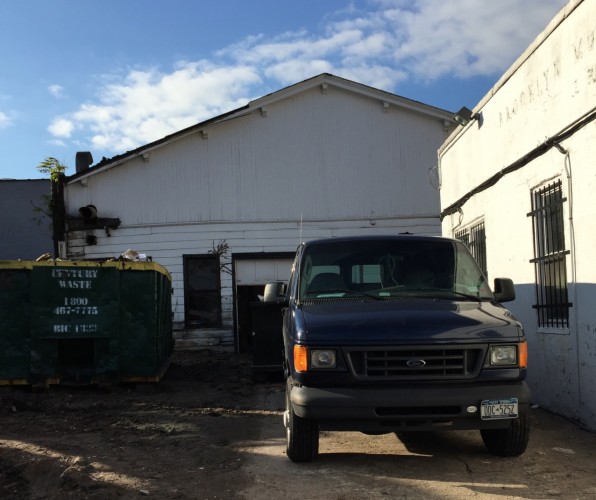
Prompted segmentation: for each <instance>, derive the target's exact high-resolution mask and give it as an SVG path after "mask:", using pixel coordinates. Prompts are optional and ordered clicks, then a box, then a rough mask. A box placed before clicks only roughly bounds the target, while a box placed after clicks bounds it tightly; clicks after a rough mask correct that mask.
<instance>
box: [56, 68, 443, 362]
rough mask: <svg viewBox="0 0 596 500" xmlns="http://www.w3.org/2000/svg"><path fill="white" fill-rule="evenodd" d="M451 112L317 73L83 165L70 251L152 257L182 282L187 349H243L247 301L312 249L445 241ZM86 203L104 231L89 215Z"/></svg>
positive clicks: (73, 187) (73, 182)
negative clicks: (314, 242) (314, 245)
mask: <svg viewBox="0 0 596 500" xmlns="http://www.w3.org/2000/svg"><path fill="white" fill-rule="evenodd" d="M452 116H453V114H452V113H450V112H447V111H445V110H442V109H438V108H435V107H432V106H428V105H425V104H422V103H420V102H416V101H412V100H409V99H405V98H403V97H400V96H397V95H394V94H391V93H387V92H384V91H381V90H378V89H374V88H371V87H367V86H365V85H361V84H358V83H355V82H352V81H349V80H345V79H342V78H339V77H336V76H333V75H329V74H322V75H319V76H316V77H314V78H311V79H309V80H306V81H303V82H301V83H298V84H296V85H293V86H290V87H287V88H284V89H282V90H280V91H278V92H275V93H272V94H270V95H267V96H264V97H262V98H259V99H256V100H254V101H251V102H250V103H248V104H247V105H246V106H244V107H242V108H239V109H236V110H234V111H231V112H229V113H226V114H224V115H221V116H218V117H215V118H213V119H210V120H207V121H205V122H202V123H199V124H197V125H195V126H192V127H190V128H188V129H185V130H182V131H180V132H177V133H175V134H172V135H171V136H167V137H165V138H163V139H161V140H158V141H156V142H153V143H151V144H147V145H145V146H142V147H140V148H138V149H136V150H134V151H130V152H127V153H125V154H122V155H119V156H116V157H114V158H111V159H104V160H102V161H101V162H99V163H98V164H96V165H93V166H91V167H89V164H90V162H88V164H82V165H79V166H77V173H76V174H75V175H73V176H71V177H69V178H68V179H67V182H66V186H65V205H66V214H67V222H68V230H67V234H66V243H65V255H66V257H68V258H72V259H77V260H81V259H102V258H110V257H117V256H119V255H120V254H121V253H123V252H124V251H126V250H127V249H132V250H135V251H137V252H139V253H141V254H146V255H147V256H150V257H151V258H152V259H153V260H154V261H156V262H159V263H161V264H162V265H164V266H166V268H167V269H168V270H169V272H170V273H171V275H172V278H173V297H172V307H173V310H174V322H175V328H176V329H178V330H182V329H183V330H184V332H185V333H184V335H183V336H182V337H181V339H180V340H181V341H184V338H187V337H191V340H190V341H189V342H192V343H196V344H198V345H232V344H233V345H234V346H235V347H236V349H238V350H245V349H247V348H248V346H249V344H250V320H249V319H248V318H249V314H248V305H249V304H250V302H251V301H254V300H257V296H258V295H259V294H262V292H263V286H264V284H265V283H266V282H269V281H274V280H281V281H284V280H287V278H288V276H289V270H290V266H291V263H292V259H293V255H294V252H295V250H296V247H297V245H298V243H299V242H300V241H301V240H309V239H313V238H319V237H332V236H340V235H353V234H374V233H376V234H396V233H400V232H410V233H415V234H435V235H439V234H440V233H441V223H440V202H439V193H438V191H437V185H436V184H437V183H436V181H435V182H433V178H432V176H431V177H429V172H431V171H432V167H433V166H434V165H436V152H437V149H438V148H439V146H440V145H441V144H442V143H443V142H444V141H445V139H446V138H447V137H448V136H449V134H450V133H451V132H452V131H453V130H454V127H455V122H453V120H452ZM89 159H90V158H89ZM82 163H84V162H82ZM87 207H89V210H91V209H93V210H94V211H96V215H97V219H95V221H90V220H87V219H84V218H81V217H80V214H81V213H82V212H80V211H79V209H81V208H82V209H83V212H84V211H85V209H86V208H87ZM98 221H99V223H98Z"/></svg>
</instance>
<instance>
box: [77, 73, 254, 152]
mask: <svg viewBox="0 0 596 500" xmlns="http://www.w3.org/2000/svg"><path fill="white" fill-rule="evenodd" d="M259 82H260V77H259V76H258V73H257V72H256V71H255V70H254V69H253V68H250V67H245V66H239V67H218V66H215V65H213V64H211V63H207V62H204V61H201V62H192V63H189V62H181V63H178V65H177V67H176V69H175V71H174V72H172V73H170V74H164V73H160V72H158V71H157V70H146V71H140V70H135V71H131V72H130V73H129V74H128V75H127V77H126V79H125V80H124V81H122V82H120V83H112V84H110V85H108V86H106V87H105V88H104V89H103V91H102V93H101V95H100V98H99V102H98V103H96V104H84V105H82V106H81V107H80V108H79V110H78V111H76V112H75V113H73V114H72V115H71V119H72V120H73V121H75V122H76V123H77V124H78V125H79V126H82V127H86V128H88V129H89V130H90V131H91V132H92V137H91V143H92V146H93V147H95V148H99V149H105V150H108V151H123V150H128V149H132V148H135V147H137V146H139V145H140V144H143V143H147V142H151V141H154V140H156V139H159V138H161V137H163V136H165V135H168V134H171V133H173V132H176V131H178V130H180V129H182V128H185V127H188V126H190V125H193V124H195V123H198V122H200V121H202V120H205V119H207V118H211V117H213V116H217V115H219V114H221V113H223V112H225V111H229V110H231V109H234V108H236V107H239V106H242V105H244V104H246V102H247V100H248V99H247V98H246V97H245V96H247V95H248V93H249V91H250V89H251V86H253V85H254V84H256V83H259Z"/></svg>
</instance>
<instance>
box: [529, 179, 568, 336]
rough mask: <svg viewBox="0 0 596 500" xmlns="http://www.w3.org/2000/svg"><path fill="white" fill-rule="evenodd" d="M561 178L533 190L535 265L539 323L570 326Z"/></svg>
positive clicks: (563, 326) (551, 325)
mask: <svg viewBox="0 0 596 500" xmlns="http://www.w3.org/2000/svg"><path fill="white" fill-rule="evenodd" d="M566 201H567V198H564V197H563V188H562V183H561V181H560V180H559V181H556V182H553V183H551V184H548V185H546V186H544V187H541V188H539V189H536V190H534V191H532V211H531V212H530V213H529V214H528V216H531V217H532V227H533V232H534V258H533V259H532V260H531V261H530V262H532V263H533V264H534V270H535V274H536V304H534V305H533V307H534V309H536V311H537V313H538V326H542V327H554V328H566V327H568V326H569V308H570V307H571V305H572V304H571V303H569V300H568V293H567V258H566V257H567V254H568V253H569V250H566V248H565V231H564V225H563V204H564V203H565V202H566Z"/></svg>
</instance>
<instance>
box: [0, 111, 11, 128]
mask: <svg viewBox="0 0 596 500" xmlns="http://www.w3.org/2000/svg"><path fill="white" fill-rule="evenodd" d="M11 125H12V118H11V117H10V116H8V115H7V114H6V113H3V112H2V111H0V129H3V128H8V127H10V126H11Z"/></svg>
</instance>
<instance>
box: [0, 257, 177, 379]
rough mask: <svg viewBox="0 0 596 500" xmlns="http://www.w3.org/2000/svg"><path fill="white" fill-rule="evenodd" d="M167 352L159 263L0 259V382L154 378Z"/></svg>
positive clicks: (166, 308)
mask: <svg viewBox="0 0 596 500" xmlns="http://www.w3.org/2000/svg"><path fill="white" fill-rule="evenodd" d="M172 352H173V338H172V312H171V277H170V275H169V273H168V272H167V270H166V269H165V268H164V267H163V266H161V265H159V264H157V263H154V262H132V261H109V262H87V261H53V260H52V261H45V262H31V261H0V384H4V385H6V384H32V385H49V384H59V383H82V384H94V383H113V382H157V381H158V380H159V379H160V378H161V377H162V375H163V374H164V373H165V371H166V369H167V367H168V365H169V362H170V360H171V356H172Z"/></svg>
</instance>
